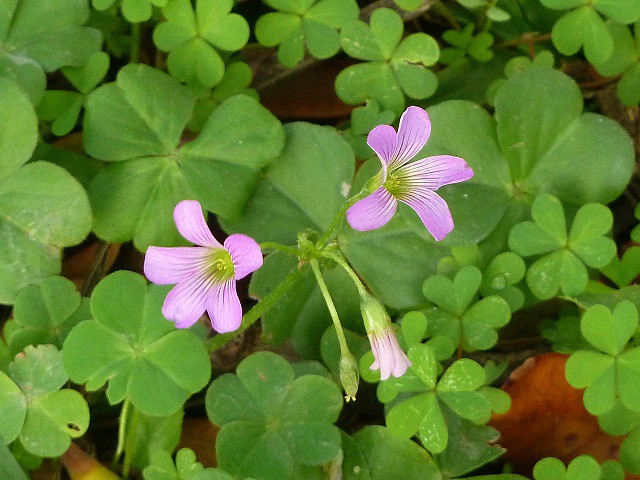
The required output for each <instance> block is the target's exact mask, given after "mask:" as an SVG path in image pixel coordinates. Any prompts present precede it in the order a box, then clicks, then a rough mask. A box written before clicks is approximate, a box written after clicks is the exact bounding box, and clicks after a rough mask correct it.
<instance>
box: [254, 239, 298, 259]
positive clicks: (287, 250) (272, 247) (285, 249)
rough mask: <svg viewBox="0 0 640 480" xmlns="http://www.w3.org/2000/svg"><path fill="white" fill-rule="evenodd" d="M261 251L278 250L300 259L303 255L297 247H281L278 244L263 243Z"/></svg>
mask: <svg viewBox="0 0 640 480" xmlns="http://www.w3.org/2000/svg"><path fill="white" fill-rule="evenodd" d="M260 250H278V251H280V252H285V253H288V254H289V255H293V256H294V257H299V256H300V254H301V253H302V252H301V251H300V250H298V249H297V248H296V247H290V246H287V245H281V244H279V243H276V242H262V243H261V244H260Z"/></svg>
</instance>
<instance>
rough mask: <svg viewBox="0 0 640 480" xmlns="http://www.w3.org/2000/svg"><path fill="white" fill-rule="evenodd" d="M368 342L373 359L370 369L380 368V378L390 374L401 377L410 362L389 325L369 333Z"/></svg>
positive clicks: (384, 378)
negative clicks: (379, 330)
mask: <svg viewBox="0 0 640 480" xmlns="http://www.w3.org/2000/svg"><path fill="white" fill-rule="evenodd" d="M368 337H369V343H371V351H372V352H373V356H374V357H375V361H374V362H373V364H372V365H371V370H378V369H380V380H386V379H387V378H389V377H390V376H391V375H393V376H394V377H401V376H402V375H404V372H406V371H407V368H409V367H410V366H411V362H410V361H409V358H408V357H407V355H406V354H405V353H404V352H403V351H402V349H401V348H400V345H399V344H398V339H397V338H396V335H395V333H393V329H392V328H391V326H389V328H386V329H384V330H383V331H381V332H377V333H374V334H369V335H368Z"/></svg>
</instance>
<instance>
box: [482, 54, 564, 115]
mask: <svg viewBox="0 0 640 480" xmlns="http://www.w3.org/2000/svg"><path fill="white" fill-rule="evenodd" d="M554 65H555V59H554V58H553V53H551V52H549V51H548V50H542V51H541V52H538V53H536V56H535V58H534V59H533V60H532V59H531V58H530V57H525V56H522V57H515V58H511V59H510V60H509V61H508V62H507V63H506V64H505V66H504V75H505V77H507V78H511V77H513V76H514V75H517V74H518V73H520V72H524V71H525V70H528V69H530V68H554ZM504 82H505V79H504V78H498V79H497V80H494V81H493V82H491V84H490V85H489V87H488V88H487V93H486V97H487V101H488V102H489V104H491V105H493V104H494V102H495V97H496V95H497V94H498V91H499V90H500V87H501V86H502V85H503V84H504Z"/></svg>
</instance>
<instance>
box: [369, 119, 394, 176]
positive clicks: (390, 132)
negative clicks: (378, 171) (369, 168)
mask: <svg viewBox="0 0 640 480" xmlns="http://www.w3.org/2000/svg"><path fill="white" fill-rule="evenodd" d="M397 143H398V136H397V134H396V131H395V129H394V128H393V127H392V126H391V125H378V126H377V127H375V128H374V129H373V130H371V131H370V132H369V135H368V136H367V145H369V146H370V147H371V148H372V149H373V151H374V152H376V154H377V155H378V158H379V159H380V162H382V171H383V172H384V177H383V180H382V181H383V182H384V181H385V180H386V176H387V165H388V164H389V162H390V161H391V159H392V158H393V153H394V152H395V150H396V144H397Z"/></svg>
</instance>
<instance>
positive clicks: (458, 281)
mask: <svg viewBox="0 0 640 480" xmlns="http://www.w3.org/2000/svg"><path fill="white" fill-rule="evenodd" d="M481 284H482V274H481V273H480V270H479V269H478V268H477V267H475V266H472V265H468V266H465V267H463V268H461V269H460V271H459V272H458V273H457V274H456V275H455V277H454V279H453V281H452V280H451V279H449V278H448V277H446V276H445V275H441V274H437V275H433V276H431V277H429V278H427V279H426V280H425V282H424V285H423V287H422V291H423V293H424V296H425V297H426V298H427V300H429V301H430V302H431V303H433V304H434V306H435V307H437V308H433V309H431V310H428V311H426V315H427V319H428V321H429V331H430V333H431V334H432V335H444V336H446V337H447V338H449V339H450V340H451V342H452V343H453V344H454V345H461V346H462V348H464V349H465V350H468V351H471V350H486V349H489V348H491V347H492V346H493V345H495V343H496V341H497V340H498V334H497V332H496V329H498V328H500V327H503V326H505V325H506V324H507V323H509V319H510V318H511V311H510V309H509V305H508V303H507V302H506V301H505V300H504V299H503V298H502V297H499V296H497V295H490V296H488V297H486V298H483V299H482V300H479V301H477V293H478V290H479V289H480V285H481Z"/></svg>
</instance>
